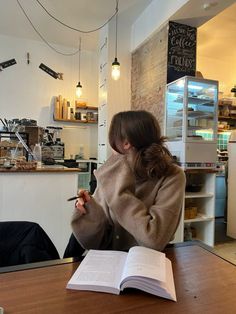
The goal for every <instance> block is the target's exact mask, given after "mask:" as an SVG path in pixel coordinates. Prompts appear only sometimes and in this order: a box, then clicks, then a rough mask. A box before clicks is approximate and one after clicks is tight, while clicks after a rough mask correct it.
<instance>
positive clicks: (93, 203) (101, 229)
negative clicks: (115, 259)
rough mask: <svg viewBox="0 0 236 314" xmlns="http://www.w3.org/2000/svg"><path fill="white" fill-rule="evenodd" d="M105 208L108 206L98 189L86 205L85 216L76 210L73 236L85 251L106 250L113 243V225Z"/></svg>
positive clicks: (73, 217) (73, 216)
mask: <svg viewBox="0 0 236 314" xmlns="http://www.w3.org/2000/svg"><path fill="white" fill-rule="evenodd" d="M101 204H102V205H103V206H101ZM103 207H104V208H106V204H105V203H104V201H103V199H102V194H101V190H100V189H99V188H97V189H96V191H95V193H94V195H93V196H92V197H91V200H90V201H89V202H88V203H86V205H85V208H86V211H87V213H86V214H85V215H84V214H80V213H79V211H78V210H77V209H74V213H73V215H72V220H71V226H72V230H73V234H74V236H75V237H76V239H77V241H78V242H79V243H80V245H81V246H82V247H83V248H85V249H106V248H108V246H109V244H110V242H111V237H112V225H111V222H110V221H109V219H108V217H107V216H106V214H105V211H104V208H103Z"/></svg>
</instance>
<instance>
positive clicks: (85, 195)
mask: <svg viewBox="0 0 236 314" xmlns="http://www.w3.org/2000/svg"><path fill="white" fill-rule="evenodd" d="M90 200H91V196H90V194H89V192H88V191H87V190H79V192H78V198H77V200H76V202H75V208H77V209H78V211H79V212H80V213H81V214H83V215H84V214H86V208H85V207H84V204H85V203H87V202H89V201H90Z"/></svg>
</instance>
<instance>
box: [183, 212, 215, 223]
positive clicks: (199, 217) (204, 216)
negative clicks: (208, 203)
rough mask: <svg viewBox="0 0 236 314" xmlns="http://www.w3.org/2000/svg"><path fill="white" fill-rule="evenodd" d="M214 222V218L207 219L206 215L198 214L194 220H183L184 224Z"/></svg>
mask: <svg viewBox="0 0 236 314" xmlns="http://www.w3.org/2000/svg"><path fill="white" fill-rule="evenodd" d="M211 220H214V217H209V216H207V215H204V214H201V213H198V214H197V217H196V218H193V219H185V220H184V223H186V224H187V223H191V222H202V221H211Z"/></svg>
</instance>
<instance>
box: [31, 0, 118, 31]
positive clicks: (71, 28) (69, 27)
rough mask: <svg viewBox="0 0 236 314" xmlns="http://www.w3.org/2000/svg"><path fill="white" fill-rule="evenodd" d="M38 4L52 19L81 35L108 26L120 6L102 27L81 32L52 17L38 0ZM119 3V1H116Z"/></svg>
mask: <svg viewBox="0 0 236 314" xmlns="http://www.w3.org/2000/svg"><path fill="white" fill-rule="evenodd" d="M36 1H37V2H38V4H39V5H40V6H41V7H42V9H43V10H44V11H45V12H46V13H47V14H48V15H49V16H50V17H51V18H52V19H54V20H55V21H57V22H58V23H60V24H61V25H63V26H65V27H67V28H70V29H72V30H74V31H76V32H79V33H84V34H88V33H93V32H97V31H98V30H100V29H101V28H103V27H104V26H105V25H107V24H108V23H109V22H110V21H111V20H112V19H113V17H114V16H115V15H117V12H118V5H116V10H115V13H113V14H112V16H111V17H110V18H109V19H108V20H107V21H106V22H105V23H103V24H102V25H101V26H99V27H97V28H95V29H91V30H88V31H85V30H81V29H78V28H75V27H72V26H70V25H68V24H66V23H64V22H62V21H60V20H59V19H58V18H56V17H55V16H54V15H52V14H51V13H50V12H49V11H48V10H47V9H46V8H45V7H44V6H43V5H42V3H41V2H40V1H39V0H36ZM116 2H118V0H117V1H116Z"/></svg>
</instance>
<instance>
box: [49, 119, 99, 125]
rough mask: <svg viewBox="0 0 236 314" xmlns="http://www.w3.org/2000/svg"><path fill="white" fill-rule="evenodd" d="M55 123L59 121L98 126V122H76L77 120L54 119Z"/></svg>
mask: <svg viewBox="0 0 236 314" xmlns="http://www.w3.org/2000/svg"><path fill="white" fill-rule="evenodd" d="M53 120H54V121H58V122H72V123H84V124H86V123H90V124H97V123H98V122H97V121H90V120H89V121H84V120H75V119H73V120H72V119H55V118H53Z"/></svg>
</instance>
